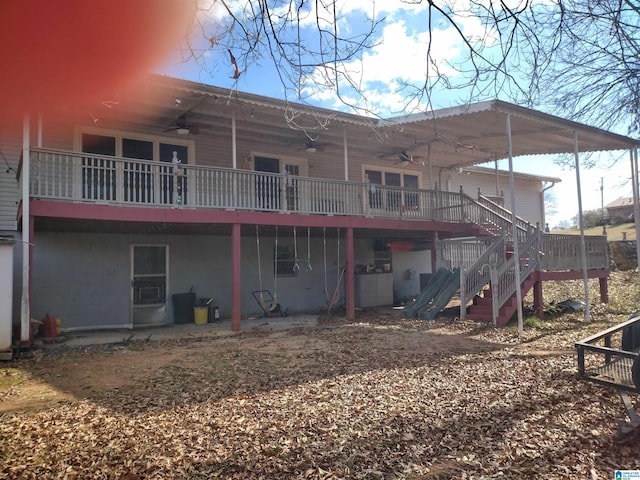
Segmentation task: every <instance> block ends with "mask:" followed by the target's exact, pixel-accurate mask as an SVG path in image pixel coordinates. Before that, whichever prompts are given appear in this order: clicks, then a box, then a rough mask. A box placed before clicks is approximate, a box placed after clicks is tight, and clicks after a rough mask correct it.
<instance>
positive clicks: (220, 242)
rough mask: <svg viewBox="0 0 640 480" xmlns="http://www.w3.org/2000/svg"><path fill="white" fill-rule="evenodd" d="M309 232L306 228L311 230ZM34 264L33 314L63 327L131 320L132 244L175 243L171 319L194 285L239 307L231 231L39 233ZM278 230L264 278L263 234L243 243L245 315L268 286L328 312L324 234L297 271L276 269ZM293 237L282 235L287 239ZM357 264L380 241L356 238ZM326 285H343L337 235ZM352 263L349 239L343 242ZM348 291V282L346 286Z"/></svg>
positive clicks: (291, 303) (224, 312)
mask: <svg viewBox="0 0 640 480" xmlns="http://www.w3.org/2000/svg"><path fill="white" fill-rule="evenodd" d="M305 233H306V232H305ZM34 243H35V248H34V258H33V265H32V296H31V305H32V312H31V313H32V315H31V316H32V318H37V319H41V318H43V317H44V316H45V315H46V314H47V313H49V314H50V315H52V316H54V317H56V318H60V319H61V320H62V326H63V328H70V329H83V328H88V329H89V328H114V327H127V326H130V325H131V323H132V320H131V259H130V255H131V253H130V249H131V245H133V244H137V245H143V244H144V245H167V246H168V247H169V279H168V288H167V321H168V323H172V322H173V306H172V302H171V295H172V294H174V293H184V292H188V291H189V290H190V289H191V288H192V287H193V292H195V294H196V296H197V297H198V298H199V297H213V298H214V299H215V303H216V304H217V305H218V306H219V308H220V314H221V316H222V317H223V318H224V317H229V316H230V314H231V238H230V237H225V236H205V235H193V236H177V235H121V234H88V233H87V234H84V233H51V232H36V234H35V239H34ZM274 243H275V239H274V238H273V237H261V238H260V257H261V272H262V281H260V275H259V270H258V263H257V262H258V256H257V249H256V239H255V237H254V236H248V237H243V238H242V242H241V259H242V260H241V290H242V293H241V295H242V315H243V317H244V316H248V315H261V314H262V310H261V308H260V306H259V305H258V304H257V302H256V301H255V299H254V298H253V296H252V295H251V292H252V291H254V290H260V288H261V287H262V289H266V290H269V291H271V292H272V293H277V296H278V300H279V302H280V304H281V305H282V307H283V308H288V309H289V310H290V311H292V312H296V311H305V312H308V311H324V310H326V300H325V268H324V255H323V251H324V245H323V240H322V238H312V239H311V265H312V271H311V272H307V271H305V269H304V268H302V269H301V270H300V271H299V272H298V274H297V275H296V276H290V277H278V278H277V279H274V276H273V251H274ZM287 244H288V245H292V244H293V239H289V238H279V245H287ZM355 251H356V258H355V263H356V264H357V263H367V262H368V261H370V260H369V259H370V258H372V255H373V253H372V252H373V242H372V241H368V240H356V242H355ZM326 252H327V269H326V285H327V290H328V295H329V297H331V296H332V295H333V293H334V290H335V288H336V284H337V280H338V276H339V265H338V256H337V254H338V245H337V241H336V239H335V238H334V239H327V246H326ZM339 254H340V257H339V258H340V260H339V261H340V266H342V265H344V260H345V252H344V243H342V244H341V245H340V253H339ZM298 256H299V257H301V258H304V259H306V258H307V242H306V235H304V236H300V235H299V236H298ZM339 297H340V298H343V297H344V282H343V284H342V286H341V288H340V291H339Z"/></svg>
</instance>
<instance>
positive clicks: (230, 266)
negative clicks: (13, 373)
mask: <svg viewBox="0 0 640 480" xmlns="http://www.w3.org/2000/svg"><path fill="white" fill-rule="evenodd" d="M5 123H6V125H5V124H3V125H2V129H0V151H1V152H2V158H3V159H4V161H5V162H6V163H7V168H6V170H7V171H6V172H4V170H3V173H2V176H0V186H1V190H0V192H1V194H0V202H1V203H0V222H1V224H0V229H1V230H2V232H0V233H4V234H8V235H13V236H15V237H16V238H17V239H18V240H20V241H19V242H18V243H17V245H18V246H17V247H16V249H15V252H16V258H15V265H16V268H15V270H16V273H15V276H14V285H15V292H16V293H15V301H14V312H15V316H16V317H17V318H19V323H21V332H22V333H21V337H22V339H24V338H25V335H26V333H25V332H26V330H27V327H26V325H28V321H29V318H42V317H44V316H45V315H46V314H47V313H49V314H51V315H54V316H55V317H58V318H60V319H62V321H63V328H65V329H68V330H73V329H101V328H115V327H137V326H145V325H155V324H165V323H172V322H174V321H178V322H182V321H191V320H190V319H189V309H190V307H189V305H188V301H189V295H188V293H189V292H193V293H195V295H196V297H197V298H200V297H204V298H207V297H213V298H214V302H215V304H216V305H217V306H219V308H220V312H221V315H222V316H223V317H226V318H231V320H232V327H233V328H234V329H239V328H240V327H241V318H242V317H243V316H246V315H255V314H261V313H262V308H263V306H265V304H269V303H270V301H271V296H275V297H277V301H278V302H279V303H280V304H281V305H282V307H283V308H288V309H289V310H290V311H292V312H295V311H320V310H324V311H326V310H327V309H328V308H330V307H334V308H335V307H336V306H337V305H344V307H345V308H346V316H347V317H348V318H353V315H354V310H355V308H357V307H367V306H373V305H390V304H392V303H393V302H394V300H398V299H402V298H404V297H410V296H413V295H416V294H418V293H419V292H420V289H421V287H422V286H423V284H424V282H425V281H426V279H427V278H428V276H429V275H430V274H432V273H434V272H435V270H436V268H437V267H440V266H443V265H444V266H448V267H452V268H453V267H456V266H460V267H462V268H463V270H464V275H463V279H467V278H468V276H469V275H470V274H469V272H471V271H472V270H474V269H476V270H479V271H483V272H484V274H485V277H482V276H481V277H478V278H475V280H474V281H475V282H476V283H477V282H483V283H481V284H480V285H479V286H478V285H475V284H474V285H471V283H464V286H463V298H464V300H465V303H466V300H467V297H468V298H469V299H470V298H473V296H474V295H476V293H478V292H479V291H480V290H481V289H482V288H484V286H486V284H487V283H488V278H489V277H488V275H489V273H491V274H492V275H493V274H500V275H506V277H505V278H510V279H511V280H509V281H508V282H506V283H508V284H509V285H510V286H511V287H512V288H511V287H510V288H511V290H508V289H505V290H504V291H503V292H502V294H503V295H506V297H505V299H502V300H501V302H503V303H504V302H506V301H507V299H508V298H509V297H510V296H513V294H514V292H515V284H513V279H514V278H515V277H514V276H513V275H512V273H513V268H514V267H513V264H509V265H511V266H509V265H506V266H503V263H504V261H505V259H509V258H511V257H512V255H511V254H510V253H509V252H510V251H512V250H513V248H512V245H513V243H512V242H511V240H510V239H511V238H512V236H513V234H515V235H516V237H517V238H518V240H519V245H522V248H523V249H524V250H523V251H524V253H523V254H522V255H528V256H529V257H528V259H527V260H526V261H525V260H523V258H525V257H522V255H521V259H520V260H521V261H520V264H522V265H524V263H526V265H527V266H533V267H535V265H534V262H533V261H532V258H533V257H532V255H533V254H532V253H531V252H532V251H533V250H532V251H529V250H526V249H527V248H531V246H532V245H534V247H536V248H543V247H542V246H540V245H542V244H543V243H541V242H543V240H541V239H542V236H541V235H540V234H539V232H538V231H537V230H535V226H536V225H544V209H543V187H544V186H545V185H548V184H549V183H553V182H555V181H557V180H558V179H554V178H548V177H543V176H532V175H523V174H515V175H514V185H513V186H511V185H510V183H509V174H508V172H500V171H499V172H496V171H495V170H493V169H491V168H480V167H474V165H477V164H480V163H485V162H488V161H492V160H497V159H501V158H507V157H508V152H509V149H510V148H512V152H513V156H517V155H531V154H536V153H560V152H573V151H574V135H575V134H577V135H578V137H579V139H580V144H579V145H580V147H581V149H582V150H583V151H593V150H607V149H622V148H632V147H633V146H635V142H634V141H633V140H632V139H629V138H626V137H623V136H619V135H614V134H609V133H608V132H604V131H601V130H598V129H593V128H590V127H586V126H582V125H579V124H576V123H574V122H569V121H566V120H563V119H560V118H557V117H553V116H550V115H545V114H542V113H539V112H535V111H532V110H528V109H524V108H521V107H517V106H515V105H511V104H507V103H504V102H500V101H493V102H483V103H479V104H473V105H466V106H464V107H460V108H450V109H445V110H439V111H435V112H432V113H429V114H415V115H407V116H402V117H396V118H390V119H386V120H379V119H373V118H368V117H363V116H359V115H353V114H346V113H341V112H337V111H331V110H324V109H320V108H315V107H309V106H304V105H298V104H291V103H288V102H284V101H281V100H275V99H271V98H265V97H260V96H256V95H251V94H246V93H241V92H236V91H229V90H225V89H220V88H216V87H212V86H208V85H202V84H197V83H192V82H188V81H182V80H177V79H171V78H167V77H160V76H149V78H148V79H147V81H146V83H145V84H144V88H141V89H139V90H137V91H135V92H120V93H119V94H118V96H116V97H114V98H113V99H104V102H102V103H98V104H96V105H95V107H94V108H88V109H85V110H82V111H73V110H68V109H64V108H61V109H60V112H59V113H58V114H56V115H52V114H49V115H48V116H44V117H42V118H38V117H33V116H32V117H25V119H13V120H12V121H7V122H5ZM507 126H508V127H507ZM508 131H510V132H511V136H509V135H508V134H507V132H508ZM16 178H17V182H16ZM511 188H513V190H514V191H515V198H516V211H517V213H518V217H519V218H517V219H516V220H517V222H516V226H515V227H514V226H513V225H512V223H511V221H512V219H513V218H512V216H511V212H510V209H511V202H510V201H509V198H510V195H509V194H508V193H509V192H510V191H511ZM503 192H505V193H506V195H503ZM23 225H24V226H26V228H23ZM476 237H482V238H483V240H482V241H474V240H473V238H476ZM487 237H489V238H493V239H494V241H488V240H487V239H486V238H487ZM546 237H547V236H545V237H544V238H546ZM554 238H555V240H554V242H556V243H554V244H553V245H556V244H558V242H560V243H563V242H564V243H563V248H564V247H567V245H568V247H567V248H565V249H564V250H562V252H564V253H562V255H560V254H558V255H556V256H554V254H553V252H550V251H549V252H547V253H546V256H545V257H544V259H543V260H542V262H546V263H545V264H544V266H543V267H540V268H544V269H549V270H552V269H553V268H554V266H553V265H551V264H550V263H549V262H550V261H551V259H554V258H555V259H556V260H557V259H558V258H562V262H563V263H562V265H560V268H561V269H562V270H572V271H576V272H578V273H576V275H582V271H581V269H580V268H579V264H578V263H576V262H577V261H578V259H579V255H578V253H577V252H578V247H577V246H576V245H579V244H576V242H575V238H573V239H571V238H568V237H567V238H564V237H561V236H554ZM456 239H464V240H459V241H458V240H456ZM500 239H502V243H499V242H498V240H500ZM545 241H547V240H545ZM594 242H595V243H592V244H589V245H591V246H590V247H589V248H590V261H592V260H593V261H595V263H590V264H589V271H590V272H596V273H594V274H593V276H598V277H600V278H603V277H606V273H607V271H606V265H607V262H606V258H601V256H602V255H604V256H605V257H606V244H605V243H603V242H602V241H601V239H599V237H598V238H597V239H595V240H594ZM480 244H482V245H483V247H482V248H483V249H484V248H485V247H486V245H488V244H493V245H494V247H492V248H494V253H495V251H496V250H495V249H496V248H502V249H503V251H502V253H501V254H499V255H498V256H497V257H496V256H495V255H494V256H493V257H490V256H486V255H488V254H486V255H485V254H483V253H482V252H483V251H484V250H483V249H479V247H478V245H480ZM498 244H499V245H498ZM564 244H566V245H564ZM496 245H498V246H496ZM510 245H511V246H510ZM544 245H546V246H545V247H544V248H547V247H549V245H551V244H549V243H548V241H547V243H545V244H544ZM549 248H551V247H549ZM554 248H555V247H554ZM572 249H573V250H572ZM534 250H535V248H534ZM535 251H536V252H537V251H539V250H535ZM558 251H560V250H558ZM464 252H466V253H464ZM567 252H572V253H567ZM603 252H604V253H603ZM481 254H482V255H485V256H486V258H485V257H482V258H481V259H480V260H481V261H483V262H484V263H483V264H481V265H480V266H479V267H471V266H472V264H473V262H474V261H475V260H477V259H478V256H480V255H481ZM592 254H593V255H592ZM496 258H498V259H499V263H496ZM594 259H595V260H594ZM512 262H515V259H514V260H512ZM540 265H542V263H540ZM485 267H488V268H485ZM536 268H537V267H536ZM603 272H604V273H603ZM523 275H524V277H523V279H522V280H523V281H526V280H533V284H535V285H539V284H540V282H541V277H540V276H538V277H535V276H534V274H533V273H531V272H523ZM574 276H575V275H574V274H571V275H568V274H567V275H566V278H574ZM580 278H581V277H580ZM421 280H422V284H421ZM498 281H500V282H501V285H502V283H504V282H502V280H499V279H497V277H496V280H495V282H498ZM527 288H531V285H528V286H527ZM261 290H267V291H268V292H265V294H264V296H263V298H262V300H263V302H259V300H260V294H259V293H257V292H259V291H261ZM472 290H475V291H472ZM538 290H539V291H538ZM536 292H537V293H536V299H537V300H539V301H541V288H539V289H537V290H536ZM175 295H177V296H175ZM174 296H175V297H174ZM174 300H175V302H174ZM185 303H187V308H186V309H184V306H185ZM539 303H540V302H539ZM267 306H269V305H267ZM509 309H511V307H509V308H507V309H505V310H504V312H503V311H502V310H501V311H500V316H501V319H498V321H497V323H504V321H506V320H508V318H509V316H510V315H511V313H509V311H508V310H509ZM512 311H513V310H511V312H512ZM462 314H463V315H464V311H463V312H462ZM470 315H471V316H473V312H472V311H471V312H470ZM486 317H487V315H486V312H484V313H482V312H480V313H478V314H477V315H476V318H483V319H486ZM489 319H491V314H489ZM505 319H506V320H505Z"/></svg>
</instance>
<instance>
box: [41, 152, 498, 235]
mask: <svg viewBox="0 0 640 480" xmlns="http://www.w3.org/2000/svg"><path fill="white" fill-rule="evenodd" d="M29 188H30V195H31V196H32V197H36V198H49V199H57V200H69V201H74V202H91V203H107V204H114V205H134V206H141V205H144V206H148V207H153V206H160V207H162V206H167V205H171V206H173V207H178V208H210V209H234V210H235V209H238V210H260V211H273V212H292V213H294V212H295V213H303V214H320V215H349V216H367V217H388V218H402V219H415V220H437V221H445V222H454V223H460V222H469V223H471V222H473V219H474V218H475V217H478V218H479V219H482V220H484V218H485V217H487V216H489V217H495V214H493V213H492V212H491V211H489V210H486V209H484V208H482V207H480V206H478V204H477V203H476V202H475V201H474V200H473V199H471V198H470V197H468V196H466V195H462V194H459V193H455V192H442V191H438V190H423V189H414V188H402V187H392V186H386V185H377V184H372V183H368V182H346V181H340V180H328V179H321V178H309V177H299V176H293V175H287V174H277V173H267V172H256V171H249V170H238V169H230V168H218V167H205V166H199V165H183V164H179V165H173V164H171V163H167V162H152V161H146V160H134V159H128V158H119V157H112V156H105V155H94V154H86V153H78V152H68V151H61V150H53V149H45V148H32V149H31V156H30V181H29ZM485 210H486V211H485ZM480 214H481V215H480Z"/></svg>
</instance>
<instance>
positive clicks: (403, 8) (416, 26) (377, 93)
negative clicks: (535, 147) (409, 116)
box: [157, 0, 631, 227]
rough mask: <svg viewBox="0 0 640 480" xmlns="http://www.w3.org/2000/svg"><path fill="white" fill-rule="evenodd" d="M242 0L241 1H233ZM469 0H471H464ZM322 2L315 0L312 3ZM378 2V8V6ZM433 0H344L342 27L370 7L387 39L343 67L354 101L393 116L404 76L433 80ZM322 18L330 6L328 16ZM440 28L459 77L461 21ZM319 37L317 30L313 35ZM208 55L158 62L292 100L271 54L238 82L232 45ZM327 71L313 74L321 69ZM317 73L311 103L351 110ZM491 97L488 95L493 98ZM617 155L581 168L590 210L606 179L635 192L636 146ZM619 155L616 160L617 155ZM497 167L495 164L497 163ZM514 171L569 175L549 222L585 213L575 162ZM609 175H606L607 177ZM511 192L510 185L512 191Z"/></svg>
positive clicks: (444, 59)
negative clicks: (429, 61)
mask: <svg viewBox="0 0 640 480" xmlns="http://www.w3.org/2000/svg"><path fill="white" fill-rule="evenodd" d="M200 2H201V4H202V5H204V4H208V5H207V9H206V11H207V16H206V18H204V17H203V18H201V21H202V24H203V25H205V27H206V28H207V29H210V30H208V31H211V32H214V31H215V29H216V28H217V26H218V25H220V24H221V22H222V20H221V19H224V17H225V15H226V13H225V11H224V10H222V9H221V7H220V4H219V2H217V3H216V2H214V3H211V0H200ZM228 3H229V4H230V5H237V4H238V2H233V1H231V2H228ZM462 3H464V0H463V1H462ZM316 4H317V2H307V5H310V6H311V7H312V8H313V7H314V6H315V5H316ZM373 5H375V11H373V10H372V6H373ZM427 6H428V2H421V3H413V2H407V1H404V2H403V1H402V0H385V1H384V2H372V1H370V0H348V1H347V0H344V1H343V2H342V3H340V4H339V8H340V16H339V18H340V22H339V25H338V27H339V29H340V31H341V32H344V34H345V35H352V34H357V33H358V31H357V29H358V28H361V29H362V28H364V27H363V23H362V22H363V20H362V19H363V13H364V12H366V14H367V15H369V16H372V15H374V14H375V17H376V18H380V19H381V18H383V17H384V22H382V23H381V24H380V25H379V29H378V34H379V37H378V38H379V42H378V43H377V45H376V46H375V47H373V48H371V49H369V50H367V51H365V52H364V54H363V55H361V56H360V57H359V58H358V59H356V60H354V61H352V62H350V63H349V64H347V65H345V66H344V67H343V68H344V70H343V72H349V74H350V75H351V76H352V78H356V79H357V81H358V85H360V91H362V92H364V93H365V95H364V98H358V97H357V95H356V94H355V93H354V91H353V90H352V89H351V90H350V89H349V88H347V87H346V86H345V84H344V83H342V85H341V90H342V92H343V94H344V96H345V97H346V98H347V100H349V101H352V102H354V103H355V104H358V105H359V106H365V102H366V108H367V109H369V110H370V111H373V112H375V113H376V114H378V115H381V116H390V115H393V114H398V113H400V110H401V109H402V108H403V107H406V96H404V95H403V94H402V93H400V92H399V89H400V86H401V84H402V83H403V82H406V83H410V84H414V85H415V84H417V85H420V84H421V83H424V81H425V74H426V72H427V65H426V62H425V60H424V57H425V49H426V47H425V45H426V43H427V42H426V35H427V32H426V31H425V25H426V9H427ZM320 16H321V17H322V13H321V15H320ZM315 18H316V15H315V12H309V16H308V17H307V20H306V21H305V22H303V24H302V26H303V30H302V31H303V33H304V32H305V29H308V30H306V32H308V35H311V33H312V32H316V31H317V30H316V28H317V27H316V25H315ZM434 25H435V28H434V29H433V32H432V34H433V43H432V45H433V51H432V55H433V57H434V58H435V59H436V62H437V65H438V68H440V69H441V70H444V71H446V72H447V73H448V74H449V75H450V76H451V78H452V79H454V81H455V78H456V72H455V71H454V70H453V69H452V68H451V67H450V64H451V63H455V62H456V60H457V59H460V58H461V57H460V55H461V54H462V52H463V49H464V48H463V46H462V44H461V41H460V39H459V36H458V34H457V33H456V32H455V31H454V30H453V28H452V27H451V26H449V25H447V24H446V23H444V22H438V19H437V18H436V19H435V22H434ZM461 28H462V29H463V31H464V32H465V34H467V35H475V36H476V37H482V38H485V39H488V41H489V42H491V41H492V40H493V39H495V35H493V33H492V32H490V31H487V30H485V29H483V28H482V26H481V25H480V24H479V22H477V21H476V20H474V19H473V18H467V19H465V20H464V21H463V22H462V23H461ZM306 38H309V39H310V40H309V41H313V37H312V36H308V37H306ZM202 53H203V55H204V57H203V59H204V61H205V62H206V65H207V68H206V69H203V68H202V67H201V66H199V65H196V64H195V62H189V63H180V62H178V61H177V59H176V58H173V59H170V60H169V61H168V62H167V63H166V64H164V65H163V66H161V67H159V68H158V70H157V71H158V72H159V73H164V74H167V75H170V76H173V77H178V78H185V79H189V80H193V81H197V82H202V83H205V84H211V85H216V86H219V87H228V88H237V89H238V90H241V91H245V92H250V93H255V94H259V95H265V96H270V97H276V98H284V97H285V96H287V97H288V98H289V99H290V100H294V101H297V100H298V99H296V98H294V97H292V93H291V91H285V89H284V87H283V85H282V83H281V82H280V79H279V77H278V75H277V72H276V70H275V68H274V67H273V65H272V63H271V62H270V61H269V59H268V58H263V59H261V60H257V61H255V62H254V63H252V64H251V65H249V66H248V67H246V69H245V66H244V65H242V66H241V68H242V69H243V72H242V75H241V76H240V78H239V79H238V80H237V81H236V80H234V79H232V78H231V75H232V73H233V68H232V66H231V64H230V62H229V57H228V53H227V51H226V49H222V50H219V51H208V49H203V50H202ZM321 74H322V72H321V71H316V72H314V74H313V75H321ZM313 75H310V78H309V83H308V84H307V87H306V88H303V89H302V94H303V95H305V96H306V99H305V101H306V102H307V103H311V104H315V105H318V106H322V107H327V108H336V109H341V110H346V107H345V106H344V104H343V103H341V102H339V101H338V100H337V98H336V95H335V93H334V92H332V91H330V90H327V89H324V90H323V89H318V88H316V87H315V86H314V82H313ZM485 99H486V98H485ZM432 100H433V105H434V107H436V108H443V107H448V106H452V105H460V104H462V103H464V102H465V100H467V98H466V97H465V93H464V92H462V91H457V92H455V91H454V92H451V91H442V90H440V91H436V93H435V95H434V97H433V99H432ZM409 107H410V108H418V109H419V108H420V105H418V104H412V105H410V106H409ZM616 155H617V156H616V157H611V156H608V155H606V156H602V157H601V158H600V159H599V161H598V164H599V165H600V166H599V167H597V168H585V167H583V168H581V171H580V176H581V184H582V203H583V209H584V210H585V211H586V210H594V209H599V208H600V207H601V203H602V197H601V190H600V185H601V181H602V182H603V185H604V189H603V193H604V204H605V205H606V204H607V203H610V202H612V201H613V200H615V199H617V198H620V197H624V196H631V186H630V182H629V180H628V179H629V177H630V166H629V157H628V153H621V152H616ZM616 158H618V159H619V160H618V161H617V162H616V163H614V160H615V159H616ZM491 166H493V165H491ZM499 166H500V168H503V169H507V168H508V163H507V160H502V161H501V162H500V163H499ZM514 170H516V171H520V172H525V173H533V174H540V175H544V176H550V177H558V178H560V179H561V180H562V181H561V183H558V184H556V186H554V187H553V188H552V189H551V192H552V194H551V195H552V198H553V205H552V206H551V207H550V208H549V209H548V210H547V221H548V222H549V224H550V226H551V227H555V226H558V225H561V224H562V223H563V222H564V221H568V220H570V219H572V218H573V217H574V216H575V215H576V214H577V212H578V201H577V189H576V174H575V170H574V169H569V168H566V167H565V168H563V167H562V166H560V165H557V164H556V163H554V159H553V158H548V157H533V158H516V159H514ZM601 179H602V180H601ZM505 193H507V192H505Z"/></svg>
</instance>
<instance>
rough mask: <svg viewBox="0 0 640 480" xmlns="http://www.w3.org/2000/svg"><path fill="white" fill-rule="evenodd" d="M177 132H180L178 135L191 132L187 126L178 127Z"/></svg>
mask: <svg viewBox="0 0 640 480" xmlns="http://www.w3.org/2000/svg"><path fill="white" fill-rule="evenodd" d="M176 132H177V133H178V135H187V134H188V133H189V129H188V128H186V127H180V128H178V129H176Z"/></svg>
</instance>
